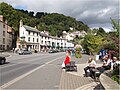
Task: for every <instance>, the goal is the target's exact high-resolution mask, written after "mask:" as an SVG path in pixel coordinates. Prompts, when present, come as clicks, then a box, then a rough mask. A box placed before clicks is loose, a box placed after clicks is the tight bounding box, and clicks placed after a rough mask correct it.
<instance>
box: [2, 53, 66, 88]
mask: <svg viewBox="0 0 120 90" xmlns="http://www.w3.org/2000/svg"><path fill="white" fill-rule="evenodd" d="M64 58H65V52H60V53H54V54H53V53H51V54H49V53H38V54H31V55H16V54H15V55H14V54H13V55H12V56H10V57H7V61H8V62H9V63H7V64H5V65H1V66H0V73H1V74H0V86H3V85H4V84H6V83H9V82H10V81H11V80H13V79H16V78H18V77H20V76H22V75H24V74H25V73H28V72H30V71H32V70H33V69H35V68H38V67H41V73H40V75H39V76H37V77H38V78H39V80H41V84H40V86H39V87H40V88H48V89H50V88H52V89H58V85H59V81H60V76H61V64H62V61H63V60H64ZM42 66H44V67H42ZM33 73H34V72H33ZM31 81H32V80H31ZM49 82H50V83H49ZM46 85H47V87H46Z"/></svg>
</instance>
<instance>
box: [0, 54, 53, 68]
mask: <svg viewBox="0 0 120 90" xmlns="http://www.w3.org/2000/svg"><path fill="white" fill-rule="evenodd" d="M47 57H51V56H49V55H48V56H46V57H43V58H40V59H44V58H47ZM28 58H29V57H28ZM23 59H24V58H23ZM25 59H26V58H25ZM28 61H29V62H31V61H34V60H25V61H22V62H19V63H16V64H10V65H7V66H2V67H0V68H1V69H2V68H6V67H10V66H14V65H17V64H22V63H25V62H28Z"/></svg>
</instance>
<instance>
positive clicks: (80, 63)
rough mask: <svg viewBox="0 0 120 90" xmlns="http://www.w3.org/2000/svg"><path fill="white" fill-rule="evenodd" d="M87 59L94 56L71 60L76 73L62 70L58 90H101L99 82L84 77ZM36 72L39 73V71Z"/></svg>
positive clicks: (99, 63) (98, 63)
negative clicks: (74, 65) (75, 67)
mask: <svg viewBox="0 0 120 90" xmlns="http://www.w3.org/2000/svg"><path fill="white" fill-rule="evenodd" d="M5 54H6V55H7V56H8V55H9V54H7V53H5ZM89 57H94V56H88V55H83V57H82V58H80V59H77V58H75V57H72V58H71V60H74V61H75V63H76V65H77V72H74V71H72V72H69V71H68V72H65V70H64V69H63V70H62V74H61V79H60V84H59V86H58V88H59V90H101V89H102V90H103V87H102V86H101V84H100V82H96V81H95V80H93V79H92V78H90V77H84V67H85V66H86V65H87V63H86V62H87V60H88V58H89ZM96 62H97V66H101V65H102V63H101V62H100V61H96ZM37 71H38V73H39V70H37ZM33 78H34V77H33ZM28 81H29V80H28Z"/></svg>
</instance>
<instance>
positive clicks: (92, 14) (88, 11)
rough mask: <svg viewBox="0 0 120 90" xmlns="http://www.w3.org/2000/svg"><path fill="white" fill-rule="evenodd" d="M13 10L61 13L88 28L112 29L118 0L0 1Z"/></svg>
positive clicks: (116, 13)
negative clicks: (10, 6)
mask: <svg viewBox="0 0 120 90" xmlns="http://www.w3.org/2000/svg"><path fill="white" fill-rule="evenodd" d="M3 1H4V2H7V3H9V4H10V5H12V6H13V7H14V8H18V9H24V10H28V11H34V12H48V13H61V14H64V15H67V16H71V17H74V18H76V19H77V20H79V21H83V22H84V23H85V24H87V25H88V26H89V27H90V28H97V27H103V28H104V29H105V31H107V32H108V31H110V29H112V25H111V21H110V18H114V19H118V17H119V16H120V15H119V8H120V7H119V0H0V2H3Z"/></svg>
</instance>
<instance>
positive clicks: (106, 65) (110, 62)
mask: <svg viewBox="0 0 120 90" xmlns="http://www.w3.org/2000/svg"><path fill="white" fill-rule="evenodd" d="M104 60H105V61H104V62H103V66H102V67H97V68H96V70H94V69H92V70H91V72H92V77H93V78H94V79H95V78H96V75H95V74H96V71H99V72H100V74H101V73H103V72H104V71H106V70H113V68H114V67H113V66H114V65H115V63H116V60H117V58H116V57H113V58H112V59H109V58H108V57H106V58H104Z"/></svg>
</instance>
